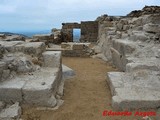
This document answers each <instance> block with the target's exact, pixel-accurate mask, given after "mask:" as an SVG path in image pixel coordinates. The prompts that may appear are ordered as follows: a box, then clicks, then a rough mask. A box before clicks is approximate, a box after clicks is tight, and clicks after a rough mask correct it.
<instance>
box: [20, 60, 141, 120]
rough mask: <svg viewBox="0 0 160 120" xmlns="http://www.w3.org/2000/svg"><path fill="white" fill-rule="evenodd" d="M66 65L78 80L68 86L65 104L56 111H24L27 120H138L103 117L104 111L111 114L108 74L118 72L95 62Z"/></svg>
mask: <svg viewBox="0 0 160 120" xmlns="http://www.w3.org/2000/svg"><path fill="white" fill-rule="evenodd" d="M63 64H65V65H67V66H69V67H71V68H72V69H74V70H75V71H76V76H75V77H74V78H72V79H70V80H67V81H66V82H65V94H64V97H63V99H64V100H65V102H64V104H63V105H62V106H61V107H60V108H59V109H58V110H56V111H37V110H36V109H34V108H24V114H23V118H24V119H25V120H138V119H135V118H134V117H104V116H102V112H103V111H104V110H112V108H111V95H110V90H109V87H108V85H107V82H106V74H107V72H109V71H115V69H114V68H113V67H112V66H110V65H109V64H107V63H105V62H103V61H102V60H99V59H92V58H63ZM33 118H34V119H33Z"/></svg>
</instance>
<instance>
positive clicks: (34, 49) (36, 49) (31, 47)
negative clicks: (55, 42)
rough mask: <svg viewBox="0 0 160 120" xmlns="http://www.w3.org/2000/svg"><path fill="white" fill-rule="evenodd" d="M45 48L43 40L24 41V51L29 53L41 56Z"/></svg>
mask: <svg viewBox="0 0 160 120" xmlns="http://www.w3.org/2000/svg"><path fill="white" fill-rule="evenodd" d="M45 49H46V46H45V44H44V43H43V42H28V43H25V48H24V52H25V53H26V54H29V55H35V56H41V54H42V53H43V52H44V51H45Z"/></svg>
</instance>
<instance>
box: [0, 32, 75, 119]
mask: <svg viewBox="0 0 160 120" xmlns="http://www.w3.org/2000/svg"><path fill="white" fill-rule="evenodd" d="M10 37H11V36H5V37H1V40H0V111H1V112H0V119H4V120H6V119H18V118H19V117H20V114H21V107H20V105H21V104H27V105H33V106H40V107H56V108H57V107H59V106H60V105H61V104H62V103H63V100H61V97H62V96H63V85H64V80H65V79H67V78H69V77H71V76H73V75H74V74H75V73H74V71H73V70H72V69H70V68H68V67H67V66H65V65H62V53H61V51H47V50H46V44H45V39H44V40H43V41H44V42H35V41H34V42H29V41H28V40H27V39H26V40H25V41H23V40H21V41H19V40H15V39H10ZM12 37H14V38H15V37H16V36H14V35H13V36H12ZM44 38H45V37H44ZM8 39H9V40H8ZM33 39H35V38H33ZM13 111H14V112H13Z"/></svg>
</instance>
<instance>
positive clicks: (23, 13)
mask: <svg viewBox="0 0 160 120" xmlns="http://www.w3.org/2000/svg"><path fill="white" fill-rule="evenodd" d="M145 5H160V0H0V31H10V32H12V31H35V30H49V29H51V28H55V27H56V28H60V27H61V23H62V22H80V21H87V20H95V19H96V18H97V17H98V16H100V15H102V14H108V15H126V14H128V13H129V12H131V11H132V10H135V9H142V8H143V7H144V6H145Z"/></svg>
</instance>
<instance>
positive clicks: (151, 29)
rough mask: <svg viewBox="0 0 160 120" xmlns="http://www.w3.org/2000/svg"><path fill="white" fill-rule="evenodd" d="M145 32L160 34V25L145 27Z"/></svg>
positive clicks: (147, 25)
mask: <svg viewBox="0 0 160 120" xmlns="http://www.w3.org/2000/svg"><path fill="white" fill-rule="evenodd" d="M143 30H144V31H146V32H149V33H160V25H158V24H151V23H150V24H146V25H144V26H143Z"/></svg>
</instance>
